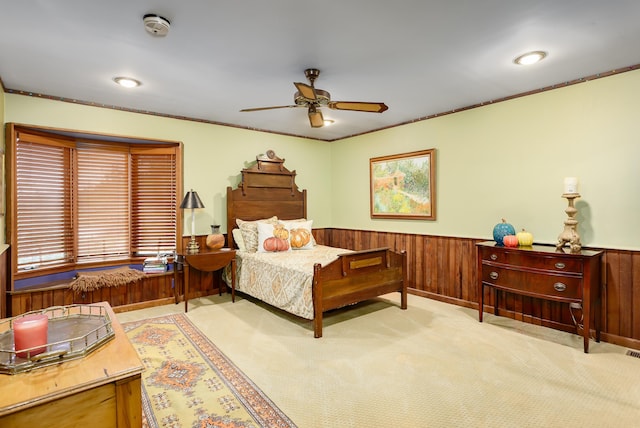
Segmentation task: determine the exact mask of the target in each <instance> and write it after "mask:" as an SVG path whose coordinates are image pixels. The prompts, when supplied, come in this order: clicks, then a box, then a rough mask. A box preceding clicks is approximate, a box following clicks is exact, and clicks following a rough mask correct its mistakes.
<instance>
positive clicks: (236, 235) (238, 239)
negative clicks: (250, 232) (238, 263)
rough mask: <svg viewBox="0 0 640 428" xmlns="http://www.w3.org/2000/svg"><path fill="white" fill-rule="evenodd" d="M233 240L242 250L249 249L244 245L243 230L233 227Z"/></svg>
mask: <svg viewBox="0 0 640 428" xmlns="http://www.w3.org/2000/svg"><path fill="white" fill-rule="evenodd" d="M231 233H232V234H233V242H234V243H235V244H236V247H238V250H240V251H247V247H246V246H245V245H244V238H243V237H242V231H241V230H240V229H233V231H232V232H231Z"/></svg>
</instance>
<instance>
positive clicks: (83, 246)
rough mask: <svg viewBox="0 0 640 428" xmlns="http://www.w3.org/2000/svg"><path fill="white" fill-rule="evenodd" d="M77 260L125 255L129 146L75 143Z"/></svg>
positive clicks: (110, 258) (127, 218)
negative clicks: (76, 144)
mask: <svg viewBox="0 0 640 428" xmlns="http://www.w3.org/2000/svg"><path fill="white" fill-rule="evenodd" d="M76 150H77V165H78V166H77V171H78V173H77V195H78V196H77V215H76V219H77V221H76V224H77V234H78V259H77V262H78V263H88V262H95V261H109V260H122V259H124V258H127V257H129V223H130V221H129V200H130V195H129V150H128V148H127V147H120V146H116V147H108V146H103V145H100V144H87V143H79V144H78V146H77V149H76Z"/></svg>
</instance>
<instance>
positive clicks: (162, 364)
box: [123, 314, 295, 428]
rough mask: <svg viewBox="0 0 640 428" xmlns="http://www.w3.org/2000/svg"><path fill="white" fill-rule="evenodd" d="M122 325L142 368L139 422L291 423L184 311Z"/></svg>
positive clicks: (231, 427) (150, 427)
mask: <svg viewBox="0 0 640 428" xmlns="http://www.w3.org/2000/svg"><path fill="white" fill-rule="evenodd" d="M123 327H124V330H125V332H126V333H127V336H128V338H129V340H130V341H131V343H132V344H133V346H134V348H135V349H136V351H137V352H138V355H139V356H140V359H141V360H142V362H143V364H144V367H145V370H144V372H143V373H142V413H143V415H142V416H143V417H142V419H143V427H145V428H156V427H168V428H205V427H206V428H213V427H220V428H249V427H251V428H254V427H255V428H258V427H283V428H284V427H295V425H294V423H293V422H292V421H291V420H290V419H289V418H288V417H287V416H286V415H285V414H284V413H282V411H281V410H280V409H278V408H277V407H276V406H275V405H274V404H273V403H272V402H271V400H269V398H268V397H267V396H266V395H265V394H264V393H263V392H262V391H261V390H260V389H259V388H258V387H257V386H256V385H255V384H254V383H253V382H252V381H251V380H250V379H249V378H247V376H246V375H245V374H244V373H242V372H241V371H240V370H239V369H238V368H237V367H236V366H235V365H234V364H233V363H232V362H231V361H229V359H228V358H227V357H226V356H225V355H224V354H223V353H222V352H221V351H220V350H219V349H218V348H217V347H216V346H215V345H214V344H213V343H212V342H211V341H210V340H209V339H208V338H207V337H206V336H205V335H204V334H202V332H200V331H199V330H198V329H197V328H196V327H195V326H194V325H193V324H192V323H191V321H190V320H189V319H188V318H187V317H186V316H185V315H183V314H174V315H167V316H162V317H158V318H150V319H146V320H141V321H136V322H129V323H125V324H123Z"/></svg>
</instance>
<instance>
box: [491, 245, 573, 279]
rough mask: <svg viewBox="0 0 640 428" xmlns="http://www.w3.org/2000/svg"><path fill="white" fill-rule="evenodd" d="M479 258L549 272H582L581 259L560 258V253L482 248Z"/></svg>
mask: <svg viewBox="0 0 640 428" xmlns="http://www.w3.org/2000/svg"><path fill="white" fill-rule="evenodd" d="M480 257H481V258H482V261H483V262H484V261H487V262H491V263H500V264H505V265H513V266H526V267H528V268H533V269H540V270H544V271H549V272H560V273H561V272H567V273H573V274H581V273H582V270H583V266H582V259H581V258H576V257H571V256H562V253H559V254H558V255H556V254H542V253H532V252H529V251H527V250H522V249H519V250H509V249H505V248H500V247H482V248H480Z"/></svg>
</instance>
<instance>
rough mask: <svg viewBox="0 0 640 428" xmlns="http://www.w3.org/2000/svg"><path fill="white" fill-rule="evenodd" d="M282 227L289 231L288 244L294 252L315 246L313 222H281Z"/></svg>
mask: <svg viewBox="0 0 640 428" xmlns="http://www.w3.org/2000/svg"><path fill="white" fill-rule="evenodd" d="M282 223H284V226H285V227H286V228H287V229H289V243H290V244H291V248H292V249H294V250H307V249H310V248H313V246H314V245H316V241H315V239H313V234H312V233H311V230H312V227H313V220H304V221H298V220H289V221H282Z"/></svg>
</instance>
